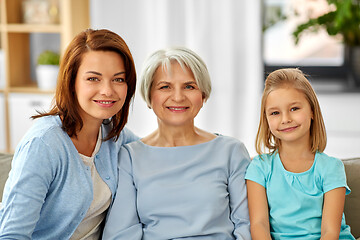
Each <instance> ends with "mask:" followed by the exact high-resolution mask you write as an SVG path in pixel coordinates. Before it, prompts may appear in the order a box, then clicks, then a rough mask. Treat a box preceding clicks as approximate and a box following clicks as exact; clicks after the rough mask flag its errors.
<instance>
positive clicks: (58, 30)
mask: <svg viewBox="0 0 360 240" xmlns="http://www.w3.org/2000/svg"><path fill="white" fill-rule="evenodd" d="M23 1H24V0H0V38H1V40H0V44H1V45H0V49H1V50H2V53H3V55H4V63H5V66H4V68H5V80H3V79H0V83H1V81H3V84H0V94H2V96H3V101H0V104H3V106H0V109H2V108H3V109H4V115H5V116H4V117H2V118H0V125H2V126H0V131H1V129H4V128H5V139H6V140H5V141H6V144H5V146H6V147H5V149H0V151H5V152H13V151H14V144H16V141H13V140H12V139H11V138H12V136H13V133H11V131H12V129H16V125H18V124H21V122H19V121H17V120H16V119H10V112H11V113H14V112H16V111H24V112H32V110H23V109H22V107H24V106H21V108H20V106H16V104H10V95H11V94H13V93H16V94H20V95H21V94H24V97H26V96H27V95H26V94H32V95H31V101H36V100H34V98H35V99H36V97H37V96H38V97H39V99H40V101H42V99H43V96H42V95H46V98H47V97H48V96H49V95H53V94H54V91H52V90H50V91H43V90H40V89H38V87H37V84H36V79H34V72H35V70H34V64H32V62H33V59H36V56H33V55H34V51H33V49H32V45H31V42H32V41H37V40H36V39H37V38H36V37H35V38H34V35H39V34H40V35H41V36H42V37H44V38H45V39H46V38H47V36H49V38H50V39H53V37H54V35H56V36H57V37H58V39H59V40H58V41H57V44H58V45H59V46H58V50H59V52H60V54H62V53H63V51H64V50H65V48H66V46H67V45H68V43H69V42H70V41H71V39H72V38H73V37H74V36H75V35H76V34H77V33H79V32H80V31H82V30H84V29H86V28H88V27H89V26H90V21H89V0H48V1H52V2H54V1H56V2H57V5H58V9H57V10H58V12H59V23H55V24H53V23H52V24H44V23H38V24H29V23H23V11H22V5H23ZM34 39H35V40H34ZM45 41H46V40H45ZM50 41H52V40H50ZM43 50H46V49H43ZM0 64H1V61H0ZM0 69H2V68H1V67H0ZM1 76H2V75H1V73H0V78H1ZM2 78H4V77H2ZM25 101H26V100H25ZM29 101H30V99H29ZM2 102H3V103H2ZM28 107H30V108H31V107H32V105H31V104H30V105H28ZM20 109H21V110H20ZM0 117H1V115H0ZM13 125H15V126H13ZM26 130H27V129H24V133H25V132H26ZM17 134H21V133H17ZM0 147H1V145H0Z"/></svg>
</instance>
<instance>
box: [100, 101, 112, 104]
mask: <svg viewBox="0 0 360 240" xmlns="http://www.w3.org/2000/svg"><path fill="white" fill-rule="evenodd" d="M99 103H102V104H110V103H112V102H108V101H106V102H105V101H99Z"/></svg>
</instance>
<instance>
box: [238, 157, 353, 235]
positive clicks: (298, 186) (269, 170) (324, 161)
mask: <svg viewBox="0 0 360 240" xmlns="http://www.w3.org/2000/svg"><path fill="white" fill-rule="evenodd" d="M245 179H248V180H251V181H254V182H256V183H258V184H260V185H262V186H264V187H265V189H266V195H267V198H268V205H269V222H270V233H271V236H272V238H273V239H306V240H310V239H320V236H321V219H322V209H323V200H324V194H325V193H326V192H328V191H330V190H332V189H335V188H339V187H345V188H346V194H349V193H350V189H349V187H348V186H347V184H346V175H345V169H344V165H343V163H342V162H341V160H340V159H337V158H333V157H329V156H327V155H326V154H325V153H316V154H315V159H314V163H313V165H312V167H311V168H310V169H309V170H307V171H305V172H302V173H293V172H289V171H287V170H286V169H285V168H284V166H283V164H282V162H281V160H280V157H279V154H278V153H277V152H275V153H274V154H263V155H261V156H256V157H255V158H254V160H252V162H251V163H250V165H249V167H248V169H247V171H246V175H245ZM339 239H355V238H354V237H353V236H352V235H351V233H350V227H349V226H347V225H346V224H345V217H344V214H343V217H342V222H341V233H340V238H339Z"/></svg>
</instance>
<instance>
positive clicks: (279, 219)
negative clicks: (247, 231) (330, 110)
mask: <svg viewBox="0 0 360 240" xmlns="http://www.w3.org/2000/svg"><path fill="white" fill-rule="evenodd" d="M325 146H326V132H325V126H324V122H323V118H322V115H321V110H320V106H319V103H318V100H317V98H316V94H315V92H314V90H313V88H312V87H311V85H310V83H309V81H308V80H307V79H306V78H305V76H304V74H303V73H302V72H301V71H300V70H298V69H280V70H276V71H274V72H272V73H271V74H270V75H269V76H268V77H267V79H266V82H265V89H264V92H263V96H262V100H261V116H260V123H259V129H258V133H257V136H256V151H257V152H258V154H259V156H257V157H255V158H254V160H253V161H252V162H251V164H250V165H249V167H248V169H247V173H246V176H245V179H247V191H248V202H249V213H250V223H251V227H250V228H251V235H252V239H254V240H256V239H261V240H264V239H306V240H310V239H355V238H354V237H353V236H352V235H351V233H350V227H349V226H347V225H346V224H345V218H344V214H343V208H344V201H345V194H349V193H350V189H349V188H348V186H347V184H346V176H345V170H344V166H343V164H342V162H341V160H339V159H337V158H333V157H329V156H327V155H326V154H325V153H323V151H324V149H325ZM265 148H267V149H269V151H270V153H268V154H265V153H264V151H263V150H264V149H265Z"/></svg>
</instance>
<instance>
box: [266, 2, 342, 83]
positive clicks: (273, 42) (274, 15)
mask: <svg viewBox="0 0 360 240" xmlns="http://www.w3.org/2000/svg"><path fill="white" fill-rule="evenodd" d="M331 7H332V6H329V5H328V2H327V1H326V0H263V17H264V19H263V61H264V66H265V71H266V73H269V72H271V71H273V70H274V69H277V68H281V67H299V68H300V69H302V70H303V71H304V72H305V73H307V74H309V75H310V76H311V78H312V79H313V80H326V81H343V82H344V81H346V71H345V70H346V65H345V61H344V45H343V44H342V39H341V37H334V36H329V35H328V34H327V32H326V30H325V29H319V30H318V31H317V32H316V33H313V32H311V33H304V34H303V35H302V37H301V38H300V41H299V42H298V44H295V37H294V36H293V32H294V31H295V29H296V27H297V26H298V25H299V24H301V23H304V22H306V21H307V20H308V19H309V18H316V17H318V16H320V15H322V14H324V13H326V12H329V11H330V10H331Z"/></svg>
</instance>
